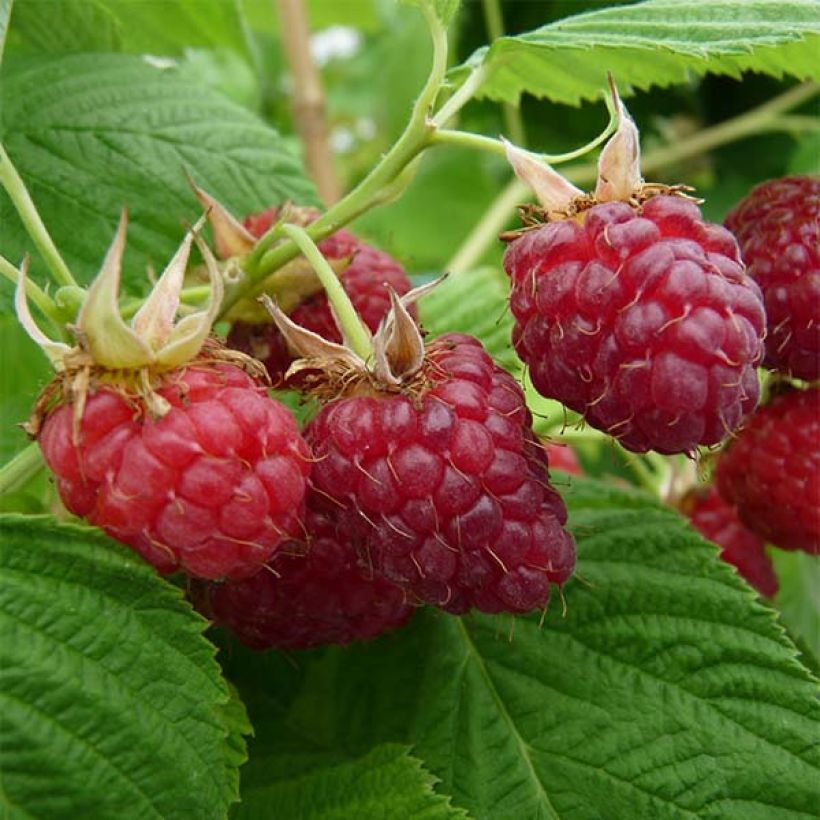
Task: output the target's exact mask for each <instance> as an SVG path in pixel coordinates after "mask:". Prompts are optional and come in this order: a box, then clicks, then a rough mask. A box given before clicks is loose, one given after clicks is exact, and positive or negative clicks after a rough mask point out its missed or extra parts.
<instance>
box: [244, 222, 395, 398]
mask: <svg viewBox="0 0 820 820" xmlns="http://www.w3.org/2000/svg"><path fill="white" fill-rule="evenodd" d="M277 213H278V212H277V211H276V210H275V209H270V208H269V209H268V210H267V211H262V212H261V213H259V214H252V215H251V216H249V217H247V218H246V219H245V223H244V224H245V227H246V228H248V230H250V231H251V233H253V234H254V235H255V236H262V234H264V233H265V231H267V230H268V228H270V226H271V225H272V224H273V220H274V218H275V217H276V216H277ZM317 216H318V212H311V214H310V221H313V219H315V218H316V217H317ZM318 247H319V250H320V251H321V252H322V254H323V255H324V256H325V258H327V259H331V260H343V259H346V258H351V262H350V264H349V265H348V267H347V268H345V270H344V272H343V273H342V283H343V284H344V288H345V291H346V292H347V294H348V296H349V297H350V299H351V301H352V302H353V306H354V307H355V308H356V312H357V313H358V314H359V315H360V316H361V318H362V320H363V321H364V323H365V324H366V325H367V326H368V327H369V328H370V330H372V331H375V330H376V328H377V327H378V326H379V323H380V322H381V320H382V319H383V318H384V315H385V314H386V313H387V310H388V308H389V307H390V296H389V294H388V291H387V287H386V286H387V285H390V286H391V287H392V288H393V289H394V290H395V291H396V292H397V293H398V294H399V295H403V294H405V293H407V292H408V291H409V290H410V287H411V285H410V280H409V279H408V278H407V274H406V273H405V271H404V268H402V266H401V265H400V264H399V263H398V262H397V261H396V260H395V259H393V258H392V257H391V256H389V255H388V254H386V253H384V252H383V251H380V250H377V249H376V248H374V247H372V246H370V245H368V244H366V243H365V242H362V241H360V240H359V239H357V238H356V237H355V236H353V234H351V233H350V232H348V231H337V232H336V233H335V234H333V235H332V236H330V237H328V238H327V239H325V240H324V241H322V242H320V243H319V246H318ZM290 316H291V318H292V319H293V321H294V322H296V324H298V325H301V326H302V327H305V328H307V329H308V330H312V331H313V332H314V333H318V334H319V335H320V336H324V338H325V339H329V340H330V341H332V342H340V341H341V340H342V337H341V333H340V332H339V329H338V327H337V326H336V321H335V320H334V318H333V314H332V313H331V312H330V305H329V303H328V300H327V295H326V294H325V292H324V291H320V292H319V293H316V294H315V295H313V296H311V297H310V298H308V299H306V300H305V301H303V302H302V303H301V304H300V305H298V306H297V307H296V308H295V309H294V310H293V311H291V313H290ZM228 344H229V345H230V346H231V347H233V348H235V349H237V350H242V351H243V352H245V353H248V354H250V355H252V356H254V357H255V358H257V359H259V360H260V361H262V362H263V363H264V365H265V367H266V368H267V370H268V373H269V374H270V377H271V379H272V380H273V382H274V384H279V383H280V382H281V380H282V378H283V376H284V374H285V371H286V370H287V369H288V366H289V365H290V363H291V362H292V361H293V357H292V356H291V355H290V352H289V351H288V348H287V345H286V344H285V340H284V338H283V337H282V334H281V333H280V332H279V331H278V330H277V328H276V326H275V325H273V324H271V323H264V324H252V323H249V322H241V321H240V322H235V323H234V325H233V326H232V328H231V331H230V333H229V335H228Z"/></svg>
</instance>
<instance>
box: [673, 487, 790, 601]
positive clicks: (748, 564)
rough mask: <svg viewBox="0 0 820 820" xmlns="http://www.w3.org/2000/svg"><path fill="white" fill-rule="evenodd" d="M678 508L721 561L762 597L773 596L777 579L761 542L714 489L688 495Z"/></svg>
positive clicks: (775, 593)
mask: <svg viewBox="0 0 820 820" xmlns="http://www.w3.org/2000/svg"><path fill="white" fill-rule="evenodd" d="M681 506H682V508H683V511H684V512H685V513H686V515H687V516H688V517H689V518H690V519H691V521H692V525H693V526H694V527H695V529H696V530H697V531H698V532H699V533H700V534H701V535H702V536H703V537H704V538H707V539H708V540H709V541H712V542H713V543H715V544H717V545H718V546H719V547H721V553H720V557H721V558H722V559H723V560H724V561H726V562H727V563H729V564H732V566H734V567H735V568H736V569H737V571H738V572H739V573H740V574H741V575H742V576H743V577H744V578H745V579H746V580H747V581H748V582H749V583H750V584H751V585H752V586H753V587H754V588H755V589H756V590H757V591H758V592H759V593H760V594H761V595H763V596H764V597H766V598H773V597H774V596H775V595H777V589H778V583H777V576H776V575H775V572H774V566H772V560H771V558H769V556H768V555H767V554H766V545H765V543H764V541H763V539H762V538H759V537H758V536H756V535H755V534H754V533H753V532H752V531H751V530H748V529H747V528H746V527H744V526H743V524H742V522H741V521H740V519H739V518H738V516H737V511H736V510H735V508H734V507H732V506H730V505H729V504H727V503H726V502H725V501H724V500H723V499H722V498H721V497H720V494H719V493H718V491H717V489H715V487H709V488H708V489H707V490H706V491H697V490H696V491H694V492H692V493H691V494H690V495H688V496H687V497H686V498H685V499H684V501H683V503H682V505H681Z"/></svg>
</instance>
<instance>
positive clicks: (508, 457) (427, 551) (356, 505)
mask: <svg viewBox="0 0 820 820" xmlns="http://www.w3.org/2000/svg"><path fill="white" fill-rule="evenodd" d="M419 378H420V379H421V381H422V383H423V387H422V389H420V390H417V392H415V393H410V394H407V395H401V394H398V393H389V392H386V391H384V392H382V391H380V390H378V389H376V388H373V389H369V390H367V391H363V392H362V393H361V394H359V395H354V396H352V397H349V398H341V399H337V400H335V401H331V402H330V403H328V404H326V405H325V406H324V407H323V408H322V410H321V411H320V412H319V414H318V416H317V417H316V418H315V419H314V421H313V422H312V423H311V424H310V425H309V427H308V428H307V430H306V432H305V435H306V438H307V439H308V441H309V442H310V444H311V446H312V447H313V448H314V453H315V458H316V463H315V465H314V472H313V479H312V480H313V485H314V487H315V488H316V490H317V492H318V493H320V494H321V496H322V497H323V498H324V499H325V505H326V509H328V510H330V511H334V512H335V514H336V515H337V516H338V521H339V526H340V527H341V530H340V531H341V532H344V533H351V534H355V536H356V537H357V538H358V539H360V543H361V545H362V548H363V549H364V551H365V553H364V558H365V560H366V561H367V562H368V563H369V564H370V565H372V566H373V567H374V568H375V569H376V570H377V571H378V572H379V573H381V574H382V575H383V576H384V577H386V578H388V579H389V580H391V581H393V582H394V583H396V584H398V585H400V586H401V587H403V588H404V589H405V590H407V591H408V593H409V594H410V595H411V596H412V597H413V598H414V599H416V600H418V601H420V602H427V603H431V604H435V605H436V606H439V607H442V608H443V609H445V610H447V611H449V612H454V613H462V612H466V611H467V610H468V609H470V608H471V607H475V608H477V609H480V610H483V611H485V612H528V611H530V610H533V609H537V608H542V607H545V606H546V604H547V602H548V600H549V587H550V582H553V583H556V584H559V585H561V584H563V583H564V582H565V581H566V580H567V578H568V577H569V576H570V574H571V573H572V571H573V568H574V566H575V545H574V542H573V540H572V537H571V536H570V535H569V534H568V533H567V532H566V531H565V530H564V528H563V525H564V523H565V521H566V509H565V507H564V504H563V501H562V500H561V498H560V497H559V496H558V494H557V493H556V492H555V490H553V488H552V487H551V486H550V483H549V475H548V472H547V460H546V456H545V453H544V449H543V447H542V446H541V445H540V444H539V443H538V442H537V440H536V439H535V437H534V435H533V433H532V427H531V423H532V418H531V415H530V413H529V411H528V410H527V407H526V405H525V403H524V395H523V392H522V390H521V388H520V386H519V385H518V384H517V382H516V381H515V380H514V379H513V377H512V376H510V375H509V373H507V372H505V371H504V370H501V369H500V368H498V367H496V366H495V365H494V363H493V361H492V359H490V357H489V356H488V355H487V353H486V352H485V350H484V349H483V347H482V346H481V344H480V343H479V342H478V341H477V340H475V339H472V338H470V337H468V336H463V335H459V334H449V335H447V336H443V337H441V338H439V339H437V340H435V341H434V342H432V343H431V344H430V345H428V347H427V350H426V354H425V359H424V364H423V366H422V370H421V371H420V377H419Z"/></svg>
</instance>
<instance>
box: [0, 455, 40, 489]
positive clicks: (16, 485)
mask: <svg viewBox="0 0 820 820" xmlns="http://www.w3.org/2000/svg"><path fill="white" fill-rule="evenodd" d="M44 466H45V462H44V461H43V455H42V453H41V452H40V448H39V447H38V445H37V444H36V443H34V442H32V443H31V444H29V445H28V446H27V447H26V448H25V449H23V450H21V451H20V452H19V453H17V455H15V456H14V457H13V458H12V459H11V460H10V461H7V462H6V463H5V464H4V465H3V466H2V467H0V496H2V495H6V494H7V493H13V492H16V491H17V490H20V489H22V488H23V487H25V486H26V484H28V483H29V481H31V480H32V479H33V478H34V477H35V476H36V475H37V473H39V472H40V470H42V469H43V467H44Z"/></svg>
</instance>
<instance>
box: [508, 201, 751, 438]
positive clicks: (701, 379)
mask: <svg viewBox="0 0 820 820" xmlns="http://www.w3.org/2000/svg"><path fill="white" fill-rule="evenodd" d="M504 266H505V268H506V270H507V273H508V274H509V275H510V277H511V278H512V297H511V307H512V312H513V314H514V316H515V319H516V325H515V329H514V334H513V342H514V344H515V347H516V350H517V351H518V353H519V355H520V356H521V358H522V359H523V360H524V362H525V363H526V364H527V365H528V366H529V368H530V374H531V376H532V381H533V384H534V385H535V387H536V389H537V390H538V391H539V392H540V393H542V394H543V395H544V396H547V397H549V398H555V399H558V400H559V401H561V402H563V403H564V404H565V405H567V407H570V408H571V409H573V410H575V411H577V412H579V413H581V414H582V415H583V416H584V417H585V419H586V420H587V422H589V423H590V424H591V425H592V426H593V427H597V428H598V429H601V430H604V431H605V432H607V433H609V434H611V435H612V436H614V437H615V438H617V439H618V441H620V443H621V444H622V445H623V446H624V447H626V448H628V449H630V450H633V451H635V452H645V451H646V450H650V449H654V450H657V451H659V452H661V453H681V452H692V451H693V450H694V449H695V448H696V447H697V446H698V445H711V444H716V443H717V442H719V441H721V440H722V439H724V438H725V437H726V436H727V435H728V434H729V433H730V432H731V431H732V430H734V429H735V428H736V427H737V426H738V424H739V423H740V420H741V418H742V417H743V416H744V414H746V413H748V412H750V411H751V410H752V409H753V408H754V406H755V405H756V403H757V399H758V381H757V373H756V370H755V368H756V366H757V364H758V363H759V361H760V359H761V358H762V355H763V345H762V341H761V339H762V335H763V326H764V321H765V317H764V314H763V305H762V301H761V297H760V291H759V289H758V287H757V285H756V284H755V283H754V281H753V280H752V279H750V278H749V277H746V276H744V273H743V268H742V265H741V262H740V257H739V252H738V247H737V243H736V242H735V240H734V237H733V236H732V235H731V234H730V233H729V232H728V231H727V230H726V229H725V228H723V227H721V226H719V225H712V224H709V223H706V222H704V221H703V218H702V216H701V213H700V209H699V208H698V206H697V205H696V204H695V203H694V202H692V201H689V200H687V199H684V198H682V197H679V196H674V195H657V196H654V197H652V198H651V199H649V200H648V201H647V202H645V204H644V205H643V206H642V207H641V208H640V210H636V209H635V208H633V207H632V206H631V205H630V204H627V203H626V202H607V203H605V204H600V205H594V206H593V207H591V208H589V210H587V211H585V212H582V213H581V214H580V215H579V216H578V218H577V219H563V220H559V221H554V222H549V223H547V224H544V225H542V226H541V227H538V228H535V229H532V230H529V231H527V232H526V233H524V234H523V235H522V236H520V237H519V238H518V239H516V240H515V241H513V242H512V243H511V244H510V246H509V247H508V249H507V252H506V255H505V257H504Z"/></svg>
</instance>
